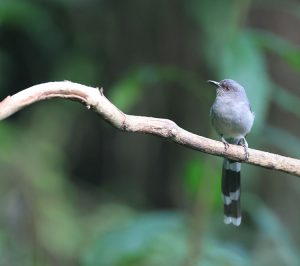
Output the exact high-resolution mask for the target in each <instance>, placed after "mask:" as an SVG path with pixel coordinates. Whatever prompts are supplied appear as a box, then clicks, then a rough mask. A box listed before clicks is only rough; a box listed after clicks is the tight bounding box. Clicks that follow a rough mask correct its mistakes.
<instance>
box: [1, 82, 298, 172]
mask: <svg viewBox="0 0 300 266" xmlns="http://www.w3.org/2000/svg"><path fill="white" fill-rule="evenodd" d="M51 98H65V99H70V100H75V101H78V102H81V103H83V104H85V105H86V107H87V108H89V109H92V110H94V111H95V112H97V113H98V114H99V115H100V116H101V117H102V118H103V119H104V120H106V121H107V122H108V123H109V124H111V125H112V126H114V127H115V128H117V129H120V130H122V131H127V132H140V133H145V134H151V135H156V136H159V137H162V138H165V139H169V140H172V141H174V142H175V143H178V144H180V145H183V146H186V147H189V148H191V149H194V150H198V151H202V152H204V153H209V154H213V155H217V156H222V157H227V158H230V159H234V160H238V161H243V162H245V163H249V164H253V165H259V166H262V167H265V168H269V169H274V170H278V171H282V172H286V173H289V174H292V175H295V176H300V160H298V159H294V158H289V157H284V156H281V155H277V154H273V153H268V152H264V151H259V150H254V149H249V158H248V160H247V161H244V159H245V154H244V149H243V147H241V146H236V145H230V146H229V148H228V149H227V150H225V149H224V144H223V143H222V142H219V141H215V140H212V139H208V138H204V137H201V136H198V135H196V134H193V133H190V132H188V131H186V130H184V129H182V128H180V127H179V126H177V125H176V123H174V122H173V121H171V120H168V119H161V118H154V117H146V116H133V115H127V114H124V113H123V112H122V111H120V110H119V109H118V108H117V107H116V106H114V105H113V104H112V103H111V102H110V101H109V100H108V99H107V98H106V97H105V96H104V94H103V90H102V88H101V89H98V88H92V87H88V86H84V85H81V84H77V83H72V82H69V81H62V82H49V83H43V84H39V85H36V86H33V87H30V88H28V89H25V90H23V91H20V92H18V93H16V94H15V95H13V96H8V97H7V98H5V99H4V100H3V101H2V102H0V120H3V119H5V118H7V117H9V116H11V115H12V114H14V113H16V112H17V111H19V110H20V109H22V108H24V107H25V106H28V105H30V104H33V103H35V102H38V101H41V100H46V99H51Z"/></svg>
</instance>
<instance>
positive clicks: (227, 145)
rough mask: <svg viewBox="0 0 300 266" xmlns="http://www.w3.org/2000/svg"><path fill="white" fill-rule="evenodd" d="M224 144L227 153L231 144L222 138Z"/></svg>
mask: <svg viewBox="0 0 300 266" xmlns="http://www.w3.org/2000/svg"><path fill="white" fill-rule="evenodd" d="M221 141H222V143H223V144H224V146H225V151H227V149H228V148H229V143H228V142H227V141H226V139H224V137H223V136H222V138H221Z"/></svg>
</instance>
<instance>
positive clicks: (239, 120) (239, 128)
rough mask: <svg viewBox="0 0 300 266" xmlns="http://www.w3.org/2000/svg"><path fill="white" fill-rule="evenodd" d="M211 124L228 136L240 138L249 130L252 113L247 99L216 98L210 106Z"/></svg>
mask: <svg viewBox="0 0 300 266" xmlns="http://www.w3.org/2000/svg"><path fill="white" fill-rule="evenodd" d="M211 120H212V125H213V126H214V128H215V129H216V131H217V132H218V133H219V134H220V135H223V136H224V137H228V138H240V137H242V136H245V135H246V134H247V133H249V132H250V130H251V127H252V124H253V120H254V115H253V113H252V112H251V110H250V106H249V103H248V101H234V100H231V99H226V98H225V99H224V98H223V99H221V100H220V99H218V98H217V99H216V101H215V102H214V104H213V106H212V108H211Z"/></svg>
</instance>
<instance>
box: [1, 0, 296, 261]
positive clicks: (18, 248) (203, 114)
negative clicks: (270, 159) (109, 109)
mask: <svg viewBox="0 0 300 266" xmlns="http://www.w3.org/2000/svg"><path fill="white" fill-rule="evenodd" d="M299 29H300V2H299V1H291V0H287V1H279V0H277V1H276V0H275V1H274V0H272V1H271V0H264V1H259V0H256V1H250V0H226V1H224V0H214V1H212V0H173V1H160V0H152V1H141V0H131V1H123V0H110V1H109V0H98V1H97V0H73V1H72V0H43V1H40V0H23V1H21V0H0V97H1V99H3V98H4V97H6V96H7V95H12V94H14V93H16V92H18V91H20V90H23V89H25V88H27V87H29V86H32V85H36V84H39V83H43V82H48V81H58V80H71V81H73V82H78V83H82V84H85V85H90V86H94V87H104V93H105V95H106V96H107V97H108V98H109V99H110V100H111V101H112V102H113V103H114V104H115V105H116V106H118V107H119V108H120V109H121V110H123V111H124V112H126V113H129V114H134V115H145V116H154V117H161V118H169V119H171V120H174V121H175V122H176V123H177V124H178V125H179V126H181V127H183V128H184V129H186V130H188V131H191V132H193V133H196V134H199V135H202V136H206V137H210V138H214V139H218V136H217V135H216V134H215V133H214V132H213V130H212V128H211V125H210V120H209V110H210V106H211V104H212V102H213V100H214V97H215V89H214V88H213V87H211V86H208V84H207V83H206V80H207V79H213V80H221V79H224V78H232V79H235V80H237V81H239V82H240V83H241V84H242V85H244V86H245V88H246V90H247V93H248V96H249V98H250V101H251V103H252V106H253V109H254V111H255V113H256V120H255V124H254V128H253V130H252V132H251V134H250V135H249V137H248V142H249V145H250V147H251V148H256V149H260V150H265V151H270V152H275V153H279V154H282V155H287V156H291V157H300V142H299V138H300V120H299V119H300V89H299V85H300V75H299V73H300V34H299ZM0 147H1V149H0V175H1V178H0V265H13V266H14V265H28V266H30V265H45V266H48V265H67V266H68V265H82V266H94V265H108V266H110V265H112V266H114V265H118V266H132V265H141V266H144V265H146V266H148V265H149V266H150V265H151V266H152V265H153V266H154V265H158V266H160V265H175V266H176V265H186V266H193V265H207V266H209V265H273V266H274V265H275V266H276V265H300V256H299V252H298V251H299V248H300V227H299V224H300V212H299V211H298V208H299V206H298V203H299V202H300V180H299V178H297V177H294V176H290V175H287V174H284V173H280V172H275V171H270V170H265V169H262V168H259V167H254V166H249V165H243V168H242V171H243V172H242V208H243V222H242V225H241V226H240V227H238V228H236V227H233V226H229V225H225V224H223V204H222V201H221V196H220V175H221V165H222V158H219V157H215V156H211V155H207V154H203V153H200V152H196V151H193V150H190V149H187V148H185V147H181V146H179V145H176V144H174V143H171V142H167V141H165V140H163V139H160V138H157V137H153V136H149V135H141V134H129V133H123V132H120V131H117V130H116V129H114V128H112V127H111V126H109V125H108V124H106V123H105V122H104V121H103V120H101V119H99V117H98V116H97V115H96V114H95V113H93V112H91V111H88V110H87V109H86V108H84V106H82V105H80V104H78V103H74V102H70V101H66V100H51V101H44V102H40V103H37V104H34V105H32V106H30V107H28V108H26V109H24V110H22V111H20V112H19V113H17V114H15V115H13V116H12V117H10V118H8V119H6V120H4V121H1V123H0Z"/></svg>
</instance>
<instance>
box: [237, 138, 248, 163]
mask: <svg viewBox="0 0 300 266" xmlns="http://www.w3.org/2000/svg"><path fill="white" fill-rule="evenodd" d="M238 145H241V146H243V147H244V151H245V161H247V160H248V159H249V151H248V142H247V141H246V139H245V137H243V138H241V139H240V140H239V142H238Z"/></svg>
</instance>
